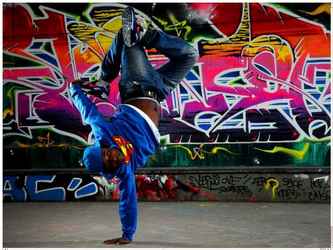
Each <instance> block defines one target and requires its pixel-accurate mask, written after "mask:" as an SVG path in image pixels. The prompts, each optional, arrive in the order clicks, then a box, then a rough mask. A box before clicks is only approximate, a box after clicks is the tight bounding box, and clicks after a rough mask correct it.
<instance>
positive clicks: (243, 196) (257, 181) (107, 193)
mask: <svg viewBox="0 0 333 250" xmlns="http://www.w3.org/2000/svg"><path fill="white" fill-rule="evenodd" d="M148 170H149V169H144V170H140V171H138V174H137V175H136V182H137V192H138V198H139V200H141V201H246V202H256V201H257V202H323V203H329V202H330V171H329V169H325V168H323V169H319V168H308V169H302V170H297V169H282V168H271V169H269V168H266V169H252V170H250V169H245V168H243V169H236V168H235V169H230V168H229V169H214V170H212V169H211V170H207V169H206V170H203V169H199V170H194V169H192V170H191V169H190V170H184V169H183V170H181V169H178V170H177V169H173V170H172V169H169V171H167V169H155V171H148ZM3 198H4V201H81V200H98V201H116V200H118V198H119V180H118V179H116V178H114V179H112V180H109V181H107V180H106V179H105V178H102V177H100V176H98V175H91V174H88V173H86V172H85V171H84V170H68V169H67V170H66V171H65V170H63V171H57V172H55V171H53V170H25V171H23V170H21V171H18V170H16V171H4V186H3Z"/></svg>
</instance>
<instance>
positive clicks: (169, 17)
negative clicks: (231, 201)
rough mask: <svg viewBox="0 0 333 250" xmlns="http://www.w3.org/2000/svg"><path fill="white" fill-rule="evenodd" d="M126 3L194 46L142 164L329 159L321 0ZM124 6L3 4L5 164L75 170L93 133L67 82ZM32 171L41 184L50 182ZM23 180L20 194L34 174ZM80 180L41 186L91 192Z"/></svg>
mask: <svg viewBox="0 0 333 250" xmlns="http://www.w3.org/2000/svg"><path fill="white" fill-rule="evenodd" d="M129 5H131V6H133V7H134V8H135V10H136V12H137V14H138V15H140V16H142V17H145V18H147V19H149V20H150V21H151V22H152V23H153V25H154V26H155V27H158V28H160V29H162V30H164V31H165V32H167V33H169V34H173V35H176V36H179V37H181V38H183V39H185V40H186V41H188V42H189V43H191V44H192V45H193V46H194V47H196V48H197V49H198V51H199V54H200V58H199V60H198V62H197V63H196V65H195V66H194V67H193V69H192V70H191V72H190V73H188V75H187V76H186V77H185V79H184V80H183V81H182V82H181V84H180V85H179V86H178V87H177V88H176V89H175V90H174V91H173V92H172V94H171V95H170V96H169V97H168V99H167V100H166V101H164V102H163V103H162V110H163V114H162V122H161V125H160V128H159V129H160V132H161V134H162V139H161V148H160V149H159V151H158V152H157V154H156V155H155V156H154V157H152V158H151V160H150V162H149V163H148V165H149V166H152V167H170V166H173V167H197V166H201V167H203V166H205V167H215V168H217V167H225V166H287V167H295V166H302V167H306V166H319V167H322V166H326V167H329V165H330V147H331V146H330V136H331V125H330V124H331V113H330V112H331V104H330V102H331V72H330V67H331V62H330V43H331V40H330V8H331V6H330V3H298V4H296V3H284V4H268V3H267V4H264V3H157V4H153V3H141V4H134V3H130V4H129ZM126 6H127V4H117V3H110V4H107V3H96V4H95V3H61V4H57V3H52V4H46V3H45V4H43V3H30V4H10V3H5V4H3V136H4V152H3V155H4V167H5V169H13V168H18V169H22V168H69V167H70V168H76V167H80V166H79V164H78V161H79V159H80V156H81V154H82V150H83V148H84V147H85V146H87V145H88V144H90V143H92V140H93V138H92V137H91V130H90V128H89V127H87V126H84V125H83V124H82V122H81V118H80V116H79V113H78V112H77V110H76V109H75V108H74V107H73V105H72V103H71V101H70V99H69V95H68V84H69V82H70V81H71V80H73V79H76V78H79V77H89V78H98V77H99V74H100V63H101V61H102V59H103V57H104V55H105V54H106V53H107V51H108V48H109V47H110V45H111V44H112V39H113V37H115V35H116V33H117V32H118V30H119V29H120V27H121V25H122V24H121V14H122V10H123V9H124V8H125V7H126ZM147 55H148V57H149V60H150V61H151V63H152V64H153V65H154V67H159V66H160V65H162V64H163V63H165V62H166V60H167V59H166V57H164V56H163V55H162V54H160V53H159V52H158V51H157V50H155V49H151V50H147ZM118 81H119V77H117V78H116V79H115V80H114V81H113V82H112V83H110V84H111V89H110V93H109V97H108V102H105V101H103V100H100V99H98V98H95V99H93V101H94V102H95V103H96V105H97V107H98V109H99V110H100V112H102V113H103V115H105V116H107V117H110V116H112V114H113V112H114V111H115V109H116V106H117V105H118V104H119V103H120V99H119V93H118ZM44 177H45V179H43V178H44ZM44 177H43V178H42V180H41V181H42V182H44V183H46V184H45V185H46V186H47V185H51V184H48V183H50V182H52V183H56V182H57V180H54V179H52V178H53V177H52V176H44ZM32 178H33V177H32ZM26 181H27V184H26V187H27V190H28V191H17V192H18V194H17V195H19V196H20V197H26V195H27V193H31V192H30V191H29V190H30V188H32V189H33V186H34V185H35V184H31V185H32V186H30V184H29V183H30V181H31V183H35V182H36V181H37V180H34V179H33V180H30V177H29V178H28V179H27V180H26ZM81 181H82V182H83V180H81ZM81 181H80V180H77V179H75V178H74V179H71V180H69V179H68V180H66V185H68V186H66V187H61V188H54V189H52V188H51V189H50V190H49V191H48V192H53V193H54V195H55V196H56V197H58V198H59V199H64V197H65V196H64V195H65V194H67V193H68V192H70V197H72V196H73V195H74V196H73V197H81V196H82V195H83V197H84V194H85V192H87V190H89V192H92V193H94V192H95V191H96V190H97V187H96V186H94V185H93V184H91V185H88V184H87V185H88V186H82V185H83V184H78V183H81ZM67 182H70V183H67ZM8 183H11V182H10V180H8ZM91 183H94V182H91ZM279 183H280V181H279ZM43 185H44V184H43ZM80 185H81V186H80ZM74 187H80V188H81V189H79V190H80V191H78V190H76V191H74V190H75V188H74ZM68 188H69V189H68ZM18 190H21V189H18ZM93 190H95V191H93ZM96 192H97V191H96ZM34 195H35V194H33V195H32V196H31V197H32V198H33V197H34ZM37 195H43V193H38V194H37ZM80 195H81V196H80ZM66 197H67V196H66Z"/></svg>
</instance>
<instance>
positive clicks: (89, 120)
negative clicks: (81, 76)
mask: <svg viewBox="0 0 333 250" xmlns="http://www.w3.org/2000/svg"><path fill="white" fill-rule="evenodd" d="M79 83H80V80H77V81H73V82H72V83H71V84H70V87H69V92H70V95H71V98H72V101H73V104H74V106H75V107H76V108H77V109H78V111H79V112H80V114H81V117H82V121H83V122H84V123H85V124H89V125H92V124H94V123H96V122H98V121H100V120H101V119H103V117H102V115H101V114H100V113H99V112H98V110H97V108H96V106H95V104H94V103H93V102H92V101H91V100H90V99H89V98H88V97H87V96H86V95H85V94H84V93H83V91H82V90H81V87H80V85H79Z"/></svg>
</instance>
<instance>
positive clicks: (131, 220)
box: [119, 167, 138, 241]
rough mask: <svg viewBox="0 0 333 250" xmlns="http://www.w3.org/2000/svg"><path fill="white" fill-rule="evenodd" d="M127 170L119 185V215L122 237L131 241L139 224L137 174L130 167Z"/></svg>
mask: <svg viewBox="0 0 333 250" xmlns="http://www.w3.org/2000/svg"><path fill="white" fill-rule="evenodd" d="M126 172H127V173H126V176H125V177H123V178H121V182H120V185H119V189H120V201H119V216H120V221H121V224H122V231H123V235H122V238H124V239H127V240H130V241H131V240H133V235H134V233H135V231H136V226H137V213H138V212H137V210H138V205H137V194H136V186H135V185H136V184H135V174H134V172H133V170H132V169H131V168H130V167H127V169H126Z"/></svg>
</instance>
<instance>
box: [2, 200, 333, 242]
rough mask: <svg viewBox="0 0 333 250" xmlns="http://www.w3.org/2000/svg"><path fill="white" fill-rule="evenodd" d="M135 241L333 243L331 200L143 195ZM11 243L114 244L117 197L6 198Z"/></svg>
mask: <svg viewBox="0 0 333 250" xmlns="http://www.w3.org/2000/svg"><path fill="white" fill-rule="evenodd" d="M139 210H140V211H139V226H138V230H137V233H136V238H135V241H134V242H133V243H132V244H130V245H126V246H124V247H140V248H148V247H156V248H168V247H172V248H196V247H203V248H209V247H219V248H228V247H256V248H259V247H262V248H269V247H275V248H278V247H316V248H319V247H320V248H324V247H329V246H330V240H331V238H330V237H331V236H330V232H331V230H330V205H329V204H314V203H236V202H235V203H231V202H230V203H225V202H155V203H152V202H140V203H139ZM3 219H4V222H3V230H4V233H3V241H4V247H29V248H34V247H55V248H64V247H65V248H69V247H87V248H89V247H93V248H99V247H110V246H108V245H104V244H103V241H104V240H107V239H111V238H114V237H118V236H120V234H121V232H120V222H119V218H118V203H117V202H63V203H46V202H45V203H42V202H38V203H37V202H34V203H29V202H26V203H4V205H3Z"/></svg>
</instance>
